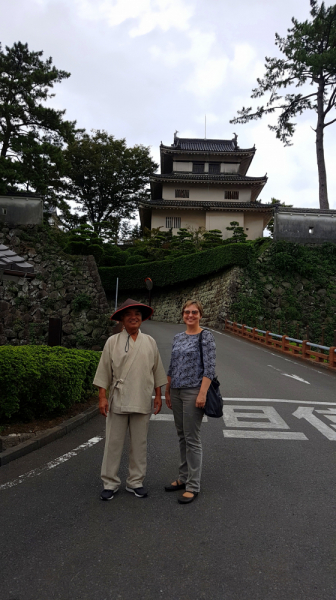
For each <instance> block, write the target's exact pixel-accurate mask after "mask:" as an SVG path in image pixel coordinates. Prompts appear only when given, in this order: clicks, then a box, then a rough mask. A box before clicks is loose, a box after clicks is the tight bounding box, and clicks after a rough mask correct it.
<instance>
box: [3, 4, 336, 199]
mask: <svg viewBox="0 0 336 600" xmlns="http://www.w3.org/2000/svg"><path fill="white" fill-rule="evenodd" d="M330 4H332V2H328V1H327V2H326V5H327V6H329V5H330ZM0 10H1V12H0V40H1V43H2V44H3V46H5V45H8V46H11V45H12V44H13V43H14V42H17V41H21V42H27V43H28V45H29V47H30V49H31V50H43V51H44V57H45V58H47V57H49V56H52V58H53V61H54V64H55V65H56V67H58V68H60V69H64V70H66V71H70V72H71V77H70V78H69V79H67V80H64V81H63V82H62V83H61V84H58V85H57V86H56V87H55V91H56V97H55V99H54V100H53V105H54V106H57V107H58V108H62V109H63V108H65V109H66V111H67V112H66V116H67V118H68V119H71V120H73V119H76V120H77V123H78V126H80V127H84V128H86V129H87V130H91V129H105V130H106V131H107V132H108V133H110V134H113V135H114V136H116V137H117V138H121V137H125V138H126V140H127V143H128V145H134V144H145V145H147V146H151V152H152V155H153V157H154V158H155V159H156V160H157V161H158V160H159V144H160V142H161V140H162V142H163V143H164V144H171V143H172V142H173V134H174V131H175V130H178V132H179V134H178V135H179V136H181V137H187V136H190V137H204V135H205V131H204V115H205V114H206V115H207V131H206V135H207V137H208V138H224V139H231V138H232V137H233V133H234V132H236V133H237V134H238V144H239V146H240V147H241V148H250V147H251V146H253V145H254V144H255V146H256V148H257V153H256V156H255V158H254V161H253V163H252V165H251V167H250V169H249V172H248V174H249V175H252V176H261V175H264V174H265V173H266V172H267V175H268V178H269V179H268V183H267V185H266V186H265V188H264V190H263V192H262V194H261V199H262V200H263V201H264V202H269V201H270V199H271V198H272V197H275V198H277V199H280V200H281V201H285V202H286V203H289V204H293V205H294V206H306V207H316V208H317V207H318V180H317V166H316V155H315V134H314V132H313V131H312V128H311V127H313V126H314V125H315V114H314V113H306V114H304V115H303V116H302V117H300V118H298V120H297V122H298V126H297V132H296V134H295V137H294V140H293V141H294V145H293V146H292V147H290V148H284V147H283V146H282V144H281V142H279V141H278V140H276V138H275V135H274V134H273V133H272V132H270V131H269V130H268V127H267V121H266V120H262V121H258V122H252V123H250V124H247V125H231V124H230V123H229V121H230V119H232V118H233V117H234V116H235V114H236V112H237V110H238V109H240V108H241V107H242V106H243V105H245V106H249V105H250V101H249V98H250V93H251V90H252V88H253V87H254V86H255V83H256V77H258V76H262V75H263V72H264V66H263V65H264V58H265V56H275V55H276V53H277V48H276V46H275V44H274V34H275V32H278V33H279V34H280V35H282V36H284V35H286V31H287V28H288V27H290V26H291V17H292V16H295V17H296V18H297V19H298V20H299V21H303V20H305V19H307V18H309V10H310V5H309V0H296V1H295V2H293V1H292V0H273V1H270V0H235V2H232V1H230V2H229V0H63V1H62V0H0ZM335 150H336V124H334V125H332V126H330V127H328V128H327V129H326V130H325V153H326V162H327V173H328V188H329V202H330V207H331V208H336V169H335V164H334V163H335Z"/></svg>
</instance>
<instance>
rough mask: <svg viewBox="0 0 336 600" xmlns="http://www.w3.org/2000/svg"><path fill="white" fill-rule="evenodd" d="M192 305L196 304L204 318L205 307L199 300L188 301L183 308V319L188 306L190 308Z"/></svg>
mask: <svg viewBox="0 0 336 600" xmlns="http://www.w3.org/2000/svg"><path fill="white" fill-rule="evenodd" d="M191 304H195V306H197V308H198V310H199V313H200V315H201V317H203V306H202V304H201V302H200V301H199V300H187V301H186V302H185V303H184V304H183V306H182V317H183V313H184V311H185V309H186V308H187V306H190V305H191Z"/></svg>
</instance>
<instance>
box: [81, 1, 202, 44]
mask: <svg viewBox="0 0 336 600" xmlns="http://www.w3.org/2000/svg"><path fill="white" fill-rule="evenodd" d="M76 4H77V6H78V10H79V14H80V16H81V17H82V18H84V19H88V20H91V21H99V20H101V19H104V20H106V21H107V23H108V25H109V26H111V27H117V26H118V25H121V24H122V23H124V21H127V20H132V22H134V20H136V21H137V23H136V25H135V26H133V23H132V27H131V29H130V30H129V35H130V36H131V37H136V36H140V35H145V34H147V33H149V32H151V31H152V30H153V29H155V28H156V27H159V28H160V29H162V30H163V31H168V30H169V29H171V28H174V29H179V30H183V29H187V28H188V24H189V20H190V18H191V16H192V14H193V9H192V8H191V6H190V5H188V4H186V3H185V2H184V0H98V1H97V0H76Z"/></svg>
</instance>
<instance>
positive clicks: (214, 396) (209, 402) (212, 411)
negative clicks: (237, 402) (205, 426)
mask: <svg viewBox="0 0 336 600" xmlns="http://www.w3.org/2000/svg"><path fill="white" fill-rule="evenodd" d="M202 333H203V330H202V331H201V333H200V336H199V349H200V354H201V364H202V369H203V373H204V361H203V347H202ZM219 385H220V383H219V381H218V379H217V377H216V375H215V377H214V378H213V379H212V381H211V383H210V387H209V389H208V392H207V397H206V402H205V407H204V414H206V415H207V416H208V417H215V418H217V419H218V418H219V417H222V416H223V404H224V402H223V398H222V394H221V393H220V389H219Z"/></svg>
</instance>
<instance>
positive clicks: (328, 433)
mask: <svg viewBox="0 0 336 600" xmlns="http://www.w3.org/2000/svg"><path fill="white" fill-rule="evenodd" d="M313 410H314V409H313V408H311V407H310V406H300V407H299V408H297V409H296V411H295V412H293V417H296V418H297V419H305V420H306V421H308V423H310V424H311V425H312V426H313V427H315V428H316V429H318V431H320V433H322V434H323V435H324V436H325V437H326V438H328V440H330V441H336V431H333V430H332V429H331V428H330V427H329V425H326V424H325V423H323V421H321V420H320V419H318V418H317V417H316V416H315V415H313Z"/></svg>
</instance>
